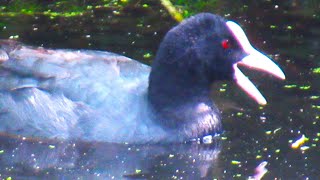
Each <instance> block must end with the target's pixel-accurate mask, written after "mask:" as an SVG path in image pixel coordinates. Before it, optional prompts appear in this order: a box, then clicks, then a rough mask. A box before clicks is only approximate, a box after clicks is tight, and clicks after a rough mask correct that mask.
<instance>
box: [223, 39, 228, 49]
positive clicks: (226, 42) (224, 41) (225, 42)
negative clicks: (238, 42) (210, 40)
mask: <svg viewBox="0 0 320 180" xmlns="http://www.w3.org/2000/svg"><path fill="white" fill-rule="evenodd" d="M221 45H222V47H223V49H228V48H230V43H229V40H228V39H225V40H223V41H222V42H221Z"/></svg>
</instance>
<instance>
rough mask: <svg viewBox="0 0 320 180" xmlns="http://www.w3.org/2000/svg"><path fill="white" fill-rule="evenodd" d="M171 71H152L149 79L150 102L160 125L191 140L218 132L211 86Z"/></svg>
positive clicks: (195, 75)
mask: <svg viewBox="0 0 320 180" xmlns="http://www.w3.org/2000/svg"><path fill="white" fill-rule="evenodd" d="M171 68H172V67H171ZM171 68H170V67H166V68H163V69H162V68H161V67H157V68H153V70H152V72H151V74H150V77H149V89H148V99H149V102H150V103H151V105H152V107H153V109H154V111H155V112H156V114H157V116H158V117H159V118H156V119H157V121H159V124H161V125H162V126H164V127H167V128H168V129H172V130H179V132H183V135H184V136H187V137H188V138H192V137H199V136H200V135H204V134H207V133H210V132H212V131H215V130H217V129H218V128H219V126H220V117H219V112H218V110H217V108H216V107H215V105H214V104H213V102H212V100H211V98H210V83H209V82H208V81H207V80H204V79H202V78H201V77H202V76H201V77H197V74H192V73H190V72H188V73H185V71H177V69H175V68H174V66H173V68H172V69H171Z"/></svg>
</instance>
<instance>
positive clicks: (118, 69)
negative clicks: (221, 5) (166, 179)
mask: <svg viewBox="0 0 320 180" xmlns="http://www.w3.org/2000/svg"><path fill="white" fill-rule="evenodd" d="M0 45H1V49H0V132H1V133H2V134H3V133H5V134H9V135H19V136H22V137H30V138H45V139H65V140H81V141H103V142H112V143H125V142H127V143H141V144H144V143H157V142H179V141H180V142H181V141H188V140H190V139H194V138H201V137H203V136H205V135H210V134H214V133H216V132H218V131H219V130H220V126H221V125H220V123H221V119H220V117H219V111H218V109H217V108H216V107H215V105H214V103H213V102H212V100H211V98H210V86H211V84H212V83H214V82H215V81H219V80H234V81H235V82H236V83H237V84H238V85H239V86H240V87H241V88H242V89H243V90H245V91H246V92H247V93H248V94H249V95H250V96H251V97H252V98H253V99H255V100H256V101H257V102H258V103H259V104H266V100H265V99H264V97H263V96H262V95H261V94H260V93H259V91H258V90H257V89H256V88H255V86H254V85H253V84H252V83H251V82H250V81H249V80H248V79H247V78H246V77H245V76H244V75H243V74H242V72H241V71H240V70H239V69H238V67H237V65H238V64H243V65H247V66H249V67H253V68H256V69H258V70H263V71H266V72H269V73H271V74H273V75H275V76H276V77H278V78H281V79H284V78H285V76H284V74H283V72H282V71H281V70H280V68H279V67H278V66H277V65H275V64H274V63H273V62H272V61H271V60H270V59H269V58H268V57H266V56H265V55H263V54H261V53H260V52H258V51H257V50H256V49H254V48H253V47H252V46H251V45H250V43H249V41H248V39H247V37H246V35H245V34H244V32H243V30H242V29H241V27H240V26H239V25H237V24H236V23H235V22H232V21H226V20H225V19H224V18H222V17H220V16H218V15H213V14H209V13H201V14H198V15H195V16H193V17H191V18H189V19H186V20H184V21H183V22H182V23H180V24H179V25H177V26H176V27H174V28H172V29H171V30H170V31H169V32H168V33H167V34H166V36H165V37H164V39H163V41H162V43H161V44H160V47H159V49H158V52H157V55H156V57H155V59H154V61H153V63H152V66H151V68H150V67H149V66H147V65H144V64H141V63H139V62H137V61H135V60H132V59H130V58H127V57H124V56H121V55H117V54H114V53H110V52H105V51H93V50H66V49H57V50H55V49H44V48H42V47H30V46H25V45H23V44H20V43H18V42H14V41H9V40H2V41H1V42H0Z"/></svg>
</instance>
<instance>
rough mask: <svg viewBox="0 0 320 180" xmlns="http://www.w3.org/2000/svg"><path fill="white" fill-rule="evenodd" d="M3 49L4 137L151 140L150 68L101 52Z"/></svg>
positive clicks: (8, 45) (0, 105)
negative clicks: (148, 137)
mask: <svg viewBox="0 0 320 180" xmlns="http://www.w3.org/2000/svg"><path fill="white" fill-rule="evenodd" d="M0 46H1V49H0V122H1V123H0V132H5V133H9V134H16V135H22V136H27V137H30V136H31V137H44V138H62V139H70V138H71V139H73V138H76V139H78V138H80V139H84V140H97V141H101V140H103V141H109V142H126V141H134V140H131V137H132V136H135V137H136V138H137V139H136V140H137V141H139V138H140V140H142V141H146V140H147V136H146V134H148V133H149V131H150V129H148V128H147V129H148V130H144V128H143V125H145V126H148V122H150V123H152V120H149V119H148V118H150V117H152V115H150V114H152V113H151V112H150V109H149V108H148V102H147V99H146V93H147V86H148V76H149V72H150V67H149V66H146V65H143V64H141V63H139V62H137V61H134V60H132V59H129V58H127V57H124V56H120V55H117V54H114V53H109V52H102V51H93V50H51V49H44V48H33V47H28V46H24V45H21V44H19V43H17V42H15V41H8V40H3V41H0ZM145 118H147V119H145ZM142 122H143V123H142ZM141 123H142V124H141ZM152 126H153V125H152ZM139 135H140V136H141V137H139Z"/></svg>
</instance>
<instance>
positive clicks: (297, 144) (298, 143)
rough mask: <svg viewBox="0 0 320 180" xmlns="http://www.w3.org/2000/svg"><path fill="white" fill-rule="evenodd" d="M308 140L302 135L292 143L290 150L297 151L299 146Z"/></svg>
mask: <svg viewBox="0 0 320 180" xmlns="http://www.w3.org/2000/svg"><path fill="white" fill-rule="evenodd" d="M308 140H309V138H307V137H306V136H305V135H304V134H303V135H302V136H301V138H299V139H298V140H296V141H295V142H294V143H292V144H291V148H293V149H297V148H299V147H300V146H302V145H303V144H304V143H305V142H307V141H308Z"/></svg>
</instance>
